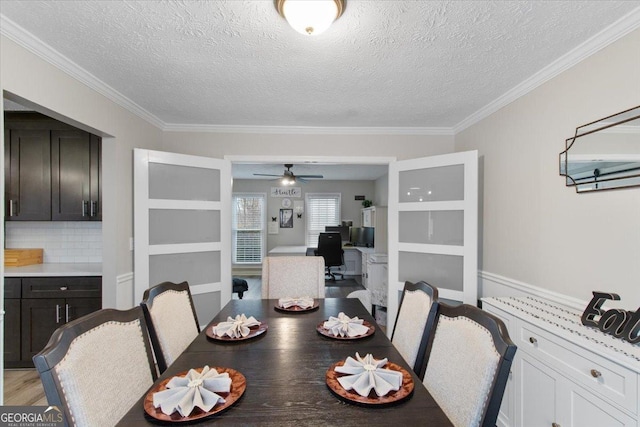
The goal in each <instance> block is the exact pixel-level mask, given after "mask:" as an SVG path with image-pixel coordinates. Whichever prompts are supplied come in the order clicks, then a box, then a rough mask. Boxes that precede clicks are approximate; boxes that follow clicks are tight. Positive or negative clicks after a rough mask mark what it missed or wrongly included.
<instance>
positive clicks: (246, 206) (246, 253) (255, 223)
mask: <svg viewBox="0 0 640 427" xmlns="http://www.w3.org/2000/svg"><path fill="white" fill-rule="evenodd" d="M265 199H266V195H264V194H234V195H233V202H232V204H233V209H232V210H233V218H232V221H233V223H232V227H233V230H232V240H233V243H232V244H233V263H234V264H259V263H261V262H262V257H263V254H264V247H265V225H264V222H265V205H266V203H265Z"/></svg>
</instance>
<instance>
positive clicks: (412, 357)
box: [391, 281, 438, 378]
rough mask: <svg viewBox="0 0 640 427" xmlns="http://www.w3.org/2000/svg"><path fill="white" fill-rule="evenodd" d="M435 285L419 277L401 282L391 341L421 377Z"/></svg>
mask: <svg viewBox="0 0 640 427" xmlns="http://www.w3.org/2000/svg"><path fill="white" fill-rule="evenodd" d="M437 301H438V289H437V288H435V287H434V286H431V285H430V284H428V283H426V282H423V281H420V282H417V283H411V282H405V284H404V290H403V292H402V299H401V300H400V305H399V307H398V316H397V317H396V324H395V325H394V327H393V333H392V334H391V342H392V343H393V345H394V346H395V347H396V348H397V349H398V351H399V352H400V354H401V355H402V357H403V358H404V360H405V362H407V363H408V364H409V366H412V367H413V371H414V372H415V373H416V375H418V376H419V377H420V378H422V375H423V374H424V356H425V353H426V349H427V342H428V338H429V332H430V331H431V329H432V325H433V321H434V319H435V316H436V310H437Z"/></svg>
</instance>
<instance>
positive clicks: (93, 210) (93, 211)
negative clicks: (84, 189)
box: [89, 200, 98, 217]
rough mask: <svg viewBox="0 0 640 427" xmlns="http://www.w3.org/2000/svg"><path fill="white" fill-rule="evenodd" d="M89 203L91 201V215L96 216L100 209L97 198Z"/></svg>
mask: <svg viewBox="0 0 640 427" xmlns="http://www.w3.org/2000/svg"><path fill="white" fill-rule="evenodd" d="M89 203H90V206H91V209H90V214H89V216H91V217H94V216H96V211H97V210H98V202H96V201H95V200H92V201H91V202H89Z"/></svg>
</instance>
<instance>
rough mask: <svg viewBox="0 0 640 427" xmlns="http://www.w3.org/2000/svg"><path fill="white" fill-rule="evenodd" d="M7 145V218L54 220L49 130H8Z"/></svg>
mask: <svg viewBox="0 0 640 427" xmlns="http://www.w3.org/2000/svg"><path fill="white" fill-rule="evenodd" d="M6 136H8V137H9V140H8V141H7V142H6V147H5V156H6V159H5V179H6V180H7V181H6V182H5V187H6V197H7V198H8V200H6V203H7V204H8V209H7V212H6V220H7V221H50V220H51V141H50V134H49V131H47V130H13V129H12V130H9V131H8V132H6V133H5V138H6ZM7 166H8V167H7Z"/></svg>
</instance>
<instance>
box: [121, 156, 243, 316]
mask: <svg viewBox="0 0 640 427" xmlns="http://www.w3.org/2000/svg"><path fill="white" fill-rule="evenodd" d="M230 212H231V164H230V162H229V161H228V160H222V159H213V158H208V157H198V156H188V155H183V154H175V153H167V152H160V151H151V150H143V149H135V150H134V242H135V255H134V265H135V278H134V283H135V285H134V286H135V295H134V298H135V299H134V302H135V303H137V302H139V301H141V300H142V295H143V293H144V291H145V289H147V288H149V287H150V286H154V285H156V284H158V283H161V282H165V281H170V282H175V283H178V282H182V281H187V282H189V286H190V289H191V294H192V295H193V302H194V305H195V307H196V313H197V315H198V321H199V322H200V324H201V325H205V324H207V323H208V322H209V321H210V320H211V319H212V318H213V316H215V315H216V314H217V313H218V311H220V309H221V308H222V307H223V306H224V305H225V304H226V303H227V302H228V301H229V300H230V299H231V287H232V284H231V219H230V217H231V214H230Z"/></svg>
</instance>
